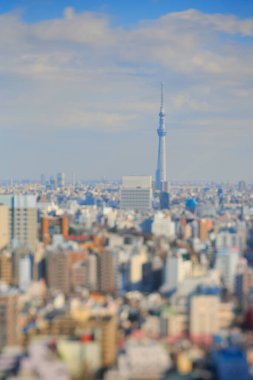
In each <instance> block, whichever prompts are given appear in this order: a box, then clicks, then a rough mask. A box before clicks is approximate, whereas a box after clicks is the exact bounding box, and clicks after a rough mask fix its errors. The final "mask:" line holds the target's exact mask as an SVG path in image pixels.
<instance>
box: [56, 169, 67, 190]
mask: <svg viewBox="0 0 253 380" xmlns="http://www.w3.org/2000/svg"><path fill="white" fill-rule="evenodd" d="M64 186H65V174H64V173H63V172H60V173H58V174H57V187H64Z"/></svg>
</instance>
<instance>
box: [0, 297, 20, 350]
mask: <svg viewBox="0 0 253 380" xmlns="http://www.w3.org/2000/svg"><path fill="white" fill-rule="evenodd" d="M17 311H18V296H17V294H16V293H15V292H14V291H12V290H9V291H1V290H0V350H1V348H3V347H5V346H15V345H16V344H17V343H18V332H17V326H18V323H17V322H18V320H17Z"/></svg>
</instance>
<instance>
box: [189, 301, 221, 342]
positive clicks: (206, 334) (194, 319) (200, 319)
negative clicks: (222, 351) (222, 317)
mask: <svg viewBox="0 0 253 380" xmlns="http://www.w3.org/2000/svg"><path fill="white" fill-rule="evenodd" d="M219 305H220V301H219V298H218V296H216V295H196V296H194V297H192V299H191V307H190V336H191V339H192V340H193V341H195V342H205V343H211V341H212V336H213V335H214V334H216V333H218V331H219V328H220V322H219V308H220V307H219Z"/></svg>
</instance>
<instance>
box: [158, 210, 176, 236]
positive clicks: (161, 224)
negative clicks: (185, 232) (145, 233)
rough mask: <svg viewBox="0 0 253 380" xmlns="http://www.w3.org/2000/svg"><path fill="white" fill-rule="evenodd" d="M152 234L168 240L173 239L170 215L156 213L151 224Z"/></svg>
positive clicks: (173, 229) (172, 224)
mask: <svg viewBox="0 0 253 380" xmlns="http://www.w3.org/2000/svg"><path fill="white" fill-rule="evenodd" d="M152 233H153V234H154V235H156V236H166V237H168V238H170V239H173V238H174V237H175V233H176V229H175V223H174V222H172V220H171V217H170V215H169V214H168V213H167V214H166V213H163V212H157V213H156V214H155V216H154V221H153V223H152Z"/></svg>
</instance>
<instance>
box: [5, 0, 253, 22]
mask: <svg viewBox="0 0 253 380" xmlns="http://www.w3.org/2000/svg"><path fill="white" fill-rule="evenodd" d="M69 6H71V7H74V8H75V10H76V11H77V12H84V11H92V12H106V13H108V14H110V15H111V16H112V17H113V19H114V22H115V23H118V24H121V25H125V26H127V25H131V24H134V23H136V22H138V21H139V20H141V19H153V18H157V17H160V16H161V15H163V14H165V13H168V12H179V11H183V10H186V9H189V8H194V9H199V10H200V11H202V12H206V13H223V14H235V15H238V16H240V17H245V18H246V17H249V16H250V15H252V14H253V3H252V0H232V1H231V0H127V1H124V0H107V1H101V0H69V1H67V0H8V1H6V0H1V1H0V7H1V8H0V12H1V13H4V12H9V11H12V10H13V9H20V10H22V12H23V16H24V19H25V20H27V21H30V22H36V21H39V20H43V19H48V18H51V19H52V18H58V17H61V16H62V13H63V9H64V8H65V7H69Z"/></svg>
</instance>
